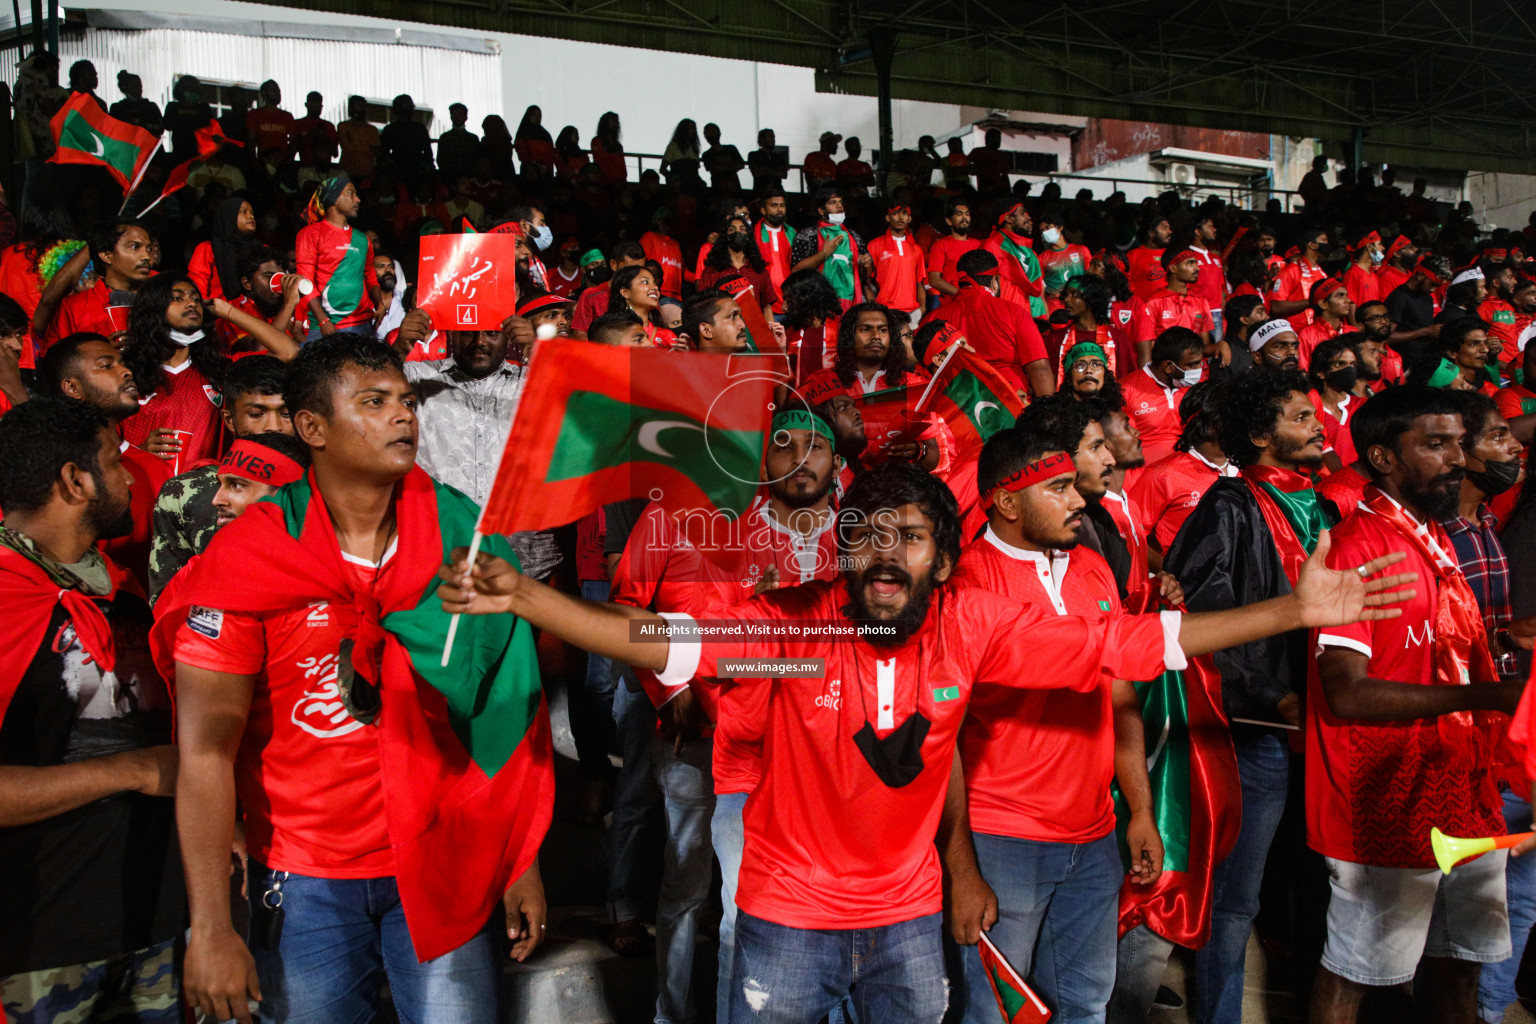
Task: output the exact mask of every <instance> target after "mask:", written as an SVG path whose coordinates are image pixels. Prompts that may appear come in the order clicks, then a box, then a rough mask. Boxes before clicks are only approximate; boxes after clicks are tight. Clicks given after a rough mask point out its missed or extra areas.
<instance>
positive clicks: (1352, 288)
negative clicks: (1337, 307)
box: [1344, 263, 1386, 309]
mask: <svg viewBox="0 0 1536 1024" xmlns="http://www.w3.org/2000/svg"><path fill="white" fill-rule="evenodd" d="M1344 289H1345V290H1346V291H1348V292H1349V301H1350V302H1353V303H1354V304H1355V308H1356V309H1359V308H1360V307H1361V306H1363V305H1365V304H1366V303H1367V302H1380V301H1381V300H1382V297H1383V296H1384V295H1385V294H1386V293H1385V292H1383V291H1382V290H1381V275H1380V274H1377V273H1376V272H1375V271H1373V270H1369V269H1367V268H1365V267H1362V266H1361V265H1360V264H1358V263H1351V264H1350V265H1349V269H1347V270H1345V271H1344Z"/></svg>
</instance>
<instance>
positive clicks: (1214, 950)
mask: <svg viewBox="0 0 1536 1024" xmlns="http://www.w3.org/2000/svg"><path fill="white" fill-rule="evenodd" d="M1232 743H1233V746H1234V747H1235V748H1236V750H1237V777H1238V782H1239V783H1240V784H1241V785H1242V790H1243V823H1242V828H1241V829H1240V830H1239V831H1238V834H1237V845H1236V846H1234V847H1233V848H1232V852H1231V853H1229V854H1227V857H1226V859H1225V860H1223V861H1222V862H1221V863H1220V864H1218V865H1217V866H1216V870H1215V871H1214V872H1213V873H1212V875H1211V940H1210V941H1209V942H1207V943H1206V944H1205V947H1204V948H1203V949H1201V950H1200V951H1199V952H1198V953H1196V954H1195V999H1194V1010H1195V1020H1196V1021H1197V1022H1198V1024H1242V1019H1243V964H1244V960H1245V958H1246V956H1247V952H1248V936H1249V934H1250V933H1251V932H1252V931H1253V919H1254V917H1255V916H1256V915H1257V914H1258V912H1259V886H1260V884H1261V883H1262V882H1263V881H1264V861H1265V859H1266V858H1267V857H1268V856H1269V847H1270V844H1271V843H1272V842H1274V838H1275V830H1276V829H1277V828H1279V827H1280V816H1281V815H1282V814H1284V813H1285V801H1286V794H1287V791H1288V788H1289V784H1290V773H1291V751H1290V745H1289V744H1288V743H1287V742H1286V738H1285V737H1284V736H1283V735H1282V734H1281V732H1280V730H1277V729H1261V728H1253V727H1245V726H1237V727H1235V728H1234V729H1233V730H1232Z"/></svg>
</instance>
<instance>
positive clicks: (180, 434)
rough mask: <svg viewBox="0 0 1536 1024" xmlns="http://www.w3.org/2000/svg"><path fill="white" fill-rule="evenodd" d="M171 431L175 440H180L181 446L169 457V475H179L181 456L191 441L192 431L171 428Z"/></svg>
mask: <svg viewBox="0 0 1536 1024" xmlns="http://www.w3.org/2000/svg"><path fill="white" fill-rule="evenodd" d="M171 433H173V434H175V435H176V440H178V441H180V442H181V447H180V448H179V449H177V451H176V454H175V455H173V456H172V457H171V476H179V475H180V474H181V457H182V456H183V455H185V454H186V451H187V445H189V444H191V443H192V431H190V430H172V431H171Z"/></svg>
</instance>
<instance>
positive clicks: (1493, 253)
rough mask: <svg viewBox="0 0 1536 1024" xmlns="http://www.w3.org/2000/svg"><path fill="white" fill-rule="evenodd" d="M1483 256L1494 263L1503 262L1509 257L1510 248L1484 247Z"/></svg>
mask: <svg viewBox="0 0 1536 1024" xmlns="http://www.w3.org/2000/svg"><path fill="white" fill-rule="evenodd" d="M1482 258H1483V259H1485V260H1492V261H1493V262H1494V263H1503V262H1504V261H1505V260H1507V259H1509V250H1508V249H1484V250H1483V256H1482Z"/></svg>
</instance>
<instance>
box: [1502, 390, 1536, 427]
mask: <svg viewBox="0 0 1536 1024" xmlns="http://www.w3.org/2000/svg"><path fill="white" fill-rule="evenodd" d="M1493 404H1494V405H1496V406H1498V407H1499V415H1500V416H1503V417H1504V418H1505V419H1507V420H1512V419H1514V418H1515V417H1516V416H1527V415H1529V414H1531V413H1533V412H1536V391H1532V390H1531V389H1530V388H1528V387H1526V386H1525V385H1523V384H1511V385H1509V386H1508V387H1503V388H1500V389H1499V393H1498V394H1497V395H1494V396H1493Z"/></svg>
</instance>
